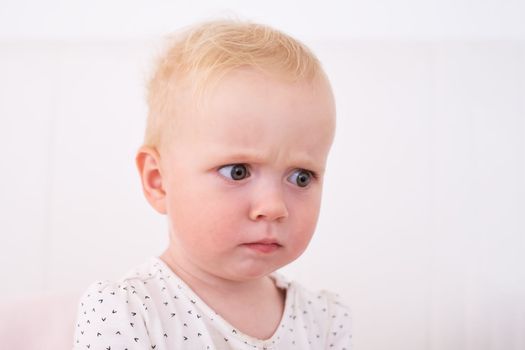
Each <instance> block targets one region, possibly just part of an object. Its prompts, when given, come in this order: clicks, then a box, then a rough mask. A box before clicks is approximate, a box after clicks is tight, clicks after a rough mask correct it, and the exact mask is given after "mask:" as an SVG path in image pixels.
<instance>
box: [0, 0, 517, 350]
mask: <svg viewBox="0 0 525 350" xmlns="http://www.w3.org/2000/svg"><path fill="white" fill-rule="evenodd" d="M217 3H218V2H217ZM215 4H216V2H213V1H192V2H189V1H185V2H182V1H180V2H179V1H147V2H146V1H143V2H130V1H112V2H108V1H67V2H65V1H64V2H59V1H56V0H54V1H45V2H37V1H7V2H6V1H5V0H4V1H1V2H0V150H1V152H2V153H1V155H2V159H1V171H0V230H1V244H0V297H2V298H8V297H12V296H15V295H25V294H34V293H53V292H60V291H64V290H70V291H82V290H83V289H84V288H86V287H87V285H88V284H90V283H91V282H93V281H94V280H96V279H105V278H108V279H114V278H118V277H120V276H121V275H122V274H123V273H124V272H126V271H127V270H128V269H129V268H130V267H132V266H134V265H136V264H138V263H141V262H143V261H144V260H145V259H147V258H148V257H149V256H152V255H159V254H160V253H161V252H162V251H163V249H164V247H165V246H166V244H167V232H166V223H165V219H164V217H162V216H160V215H158V214H157V213H156V212H155V211H154V210H153V209H151V208H150V207H149V205H148V204H147V202H146V200H145V199H144V198H143V195H142V190H141V187H140V182H139V178H138V174H137V171H136V169H135V164H134V155H135V151H136V150H137V148H138V147H139V146H140V142H141V140H142V136H143V130H144V125H145V117H146V106H145V101H144V93H145V91H144V83H145V79H146V78H147V74H148V73H149V68H150V64H151V60H152V58H153V57H154V55H155V54H156V53H157V50H158V44H159V40H160V38H161V36H162V35H164V34H167V33H169V32H170V31H173V30H175V29H177V28H179V27H181V26H184V25H187V24H191V23H193V22H195V21H197V20H203V19H209V18H216V17H235V16H238V17H240V18H243V19H251V20H254V21H259V22H263V23H266V24H269V25H273V26H275V27H276V28H279V29H281V30H283V31H285V32H287V33H289V34H291V35H293V36H295V37H296V38H298V39H300V40H302V41H303V42H305V43H306V44H307V45H309V46H310V47H311V48H312V49H313V50H314V51H315V52H316V53H317V55H318V56H319V58H320V59H321V61H322V62H323V64H324V67H325V68H326V71H327V73H328V75H329V77H330V78H331V81H332V84H333V88H334V92H335V94H336V99H337V110H338V126H337V127H338V129H337V135H336V141H335V143H334V146H333V148H332V153H331V155H330V158H329V163H328V172H327V175H326V185H325V191H324V197H323V206H322V210H321V216H320V219H319V224H318V230H317V233H316V236H315V237H314V239H313V241H312V243H311V245H310V247H309V249H308V250H307V252H306V253H305V254H304V255H303V256H302V257H301V258H300V259H298V260H297V261H296V262H294V263H293V264H292V265H290V266H288V267H286V268H284V269H283V270H282V272H283V273H285V274H287V275H288V276H290V277H291V278H294V279H297V280H299V281H300V282H302V283H303V284H304V285H306V286H307V287H309V288H311V289H319V288H325V289H330V290H333V291H336V292H338V293H339V294H340V295H341V296H342V297H343V299H345V300H346V301H347V303H348V304H349V305H350V306H351V308H352V310H353V318H354V346H355V348H356V349H360V350H375V349H388V350H421V349H428V350H437V349H443V350H485V349H486V350H489V349H490V350H492V349H498V350H500V349H501V350H523V349H525V272H524V271H525V269H524V267H525V20H524V18H525V3H524V2H523V1H497V0H490V1H466V0H462V1H457V0H456V1H451V0H446V1H388V0H382V1H359V2H358V1H347V2H344V3H343V2H340V3H334V2H328V1H322V2H304V1H287V2H277V1H265V2H257V3H256V2H247V1H221V2H220V4H221V5H215Z"/></svg>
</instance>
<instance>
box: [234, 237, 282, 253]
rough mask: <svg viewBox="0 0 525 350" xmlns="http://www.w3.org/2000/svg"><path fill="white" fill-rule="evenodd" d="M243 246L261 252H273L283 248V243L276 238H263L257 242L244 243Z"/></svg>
mask: <svg viewBox="0 0 525 350" xmlns="http://www.w3.org/2000/svg"><path fill="white" fill-rule="evenodd" d="M243 246H245V247H247V248H250V249H251V250H254V251H257V252H260V253H271V252H274V251H276V250H278V249H279V248H281V244H279V243H278V242H277V240H275V239H261V240H259V241H256V242H251V243H244V244H243Z"/></svg>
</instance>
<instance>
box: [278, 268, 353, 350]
mask: <svg viewBox="0 0 525 350" xmlns="http://www.w3.org/2000/svg"><path fill="white" fill-rule="evenodd" d="M280 277H281V282H283V283H286V284H287V285H288V292H289V297H290V298H291V300H290V303H291V304H293V309H294V314H295V315H297V316H298V317H302V318H303V319H305V320H304V321H305V322H308V321H310V322H312V323H315V325H316V327H317V328H318V329H319V330H320V331H321V332H322V333H323V335H324V339H325V342H326V344H327V346H332V347H335V348H338V349H347V350H349V349H351V348H352V347H351V339H352V317H351V310H350V307H349V305H348V304H347V302H346V301H345V300H343V299H342V298H341V296H340V295H339V294H338V293H335V292H333V291H330V290H326V289H321V290H311V289H308V288H306V287H304V286H303V285H302V284H300V283H298V282H296V281H286V280H285V279H284V278H283V277H282V276H280Z"/></svg>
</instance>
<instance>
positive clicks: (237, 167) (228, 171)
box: [219, 164, 250, 181]
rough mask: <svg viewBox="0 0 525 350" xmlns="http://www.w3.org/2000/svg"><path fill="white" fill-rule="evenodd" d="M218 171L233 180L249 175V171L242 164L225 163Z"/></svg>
mask: <svg viewBox="0 0 525 350" xmlns="http://www.w3.org/2000/svg"><path fill="white" fill-rule="evenodd" d="M219 173H221V175H223V176H225V177H228V178H231V179H232V180H235V181H239V180H242V179H244V178H246V177H248V176H250V173H249V172H248V169H247V168H246V166H245V165H244V164H231V165H225V166H223V167H221V168H220V169H219Z"/></svg>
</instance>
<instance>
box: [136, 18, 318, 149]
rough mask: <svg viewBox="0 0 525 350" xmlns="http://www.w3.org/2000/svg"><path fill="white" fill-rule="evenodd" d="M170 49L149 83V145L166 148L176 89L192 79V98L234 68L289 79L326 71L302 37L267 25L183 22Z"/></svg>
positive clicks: (172, 123) (146, 138)
mask: <svg viewBox="0 0 525 350" xmlns="http://www.w3.org/2000/svg"><path fill="white" fill-rule="evenodd" d="M167 39H168V47H167V50H166V51H165V52H164V53H163V54H161V56H160V57H159V58H158V59H157V63H156V65H155V66H154V68H155V69H154V71H153V74H152V76H151V78H150V80H149V83H148V85H147V104H148V117H147V123H146V132H145V136H144V146H150V147H154V148H163V147H164V146H165V144H166V143H167V141H168V140H167V139H168V138H169V137H170V135H172V133H171V131H172V130H173V129H174V128H175V120H176V117H177V116H176V115H175V114H176V110H175V107H176V105H177V98H178V96H176V91H177V89H176V88H177V87H180V86H181V85H182V84H183V83H188V82H190V83H191V89H192V90H191V92H192V99H193V102H195V101H197V100H199V98H201V97H202V94H203V93H204V91H205V90H207V89H209V88H210V87H211V86H212V85H214V83H215V84H216V83H217V82H218V81H219V80H220V78H221V77H222V76H224V75H225V74H226V73H228V72H229V71H231V70H233V69H236V68H241V67H246V66H247V67H253V68H255V69H259V70H262V71H264V72H266V73H269V74H275V75H276V76H278V78H279V79H284V80H287V81H291V82H294V81H298V80H305V81H312V80H313V79H314V78H315V77H318V76H324V71H323V70H322V67H321V63H320V62H319V60H318V59H317V58H316V57H315V55H314V54H313V53H312V52H311V51H310V50H309V49H308V48H307V47H306V46H305V45H304V44H302V43H301V42H299V41H298V40H296V39H294V38H292V37H290V36H289V35H287V34H285V33H283V32H280V31H278V30H276V29H274V28H271V27H269V26H266V25H262V24H258V23H253V22H249V21H241V20H212V21H207V22H202V23H199V24H196V25H193V26H190V27H186V28H183V29H182V30H180V31H179V32H176V33H175V34H174V35H171V36H169V37H168V38H167Z"/></svg>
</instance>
